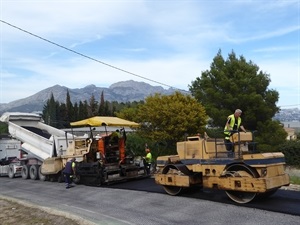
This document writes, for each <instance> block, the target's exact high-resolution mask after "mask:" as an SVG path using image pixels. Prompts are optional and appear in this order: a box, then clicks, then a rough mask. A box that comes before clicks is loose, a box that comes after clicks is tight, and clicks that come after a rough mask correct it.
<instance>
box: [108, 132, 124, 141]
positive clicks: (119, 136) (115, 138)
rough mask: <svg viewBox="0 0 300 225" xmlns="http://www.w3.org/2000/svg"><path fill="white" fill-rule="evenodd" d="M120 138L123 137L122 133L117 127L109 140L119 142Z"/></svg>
mask: <svg viewBox="0 0 300 225" xmlns="http://www.w3.org/2000/svg"><path fill="white" fill-rule="evenodd" d="M119 138H121V134H120V131H119V129H117V130H116V131H114V132H112V133H111V135H110V140H109V142H110V143H114V144H117V143H118V141H119Z"/></svg>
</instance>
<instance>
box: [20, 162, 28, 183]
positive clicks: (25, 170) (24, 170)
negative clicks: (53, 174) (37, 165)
mask: <svg viewBox="0 0 300 225" xmlns="http://www.w3.org/2000/svg"><path fill="white" fill-rule="evenodd" d="M21 175H22V178H23V179H25V180H26V179H28V178H29V165H24V166H23V167H22V170H21Z"/></svg>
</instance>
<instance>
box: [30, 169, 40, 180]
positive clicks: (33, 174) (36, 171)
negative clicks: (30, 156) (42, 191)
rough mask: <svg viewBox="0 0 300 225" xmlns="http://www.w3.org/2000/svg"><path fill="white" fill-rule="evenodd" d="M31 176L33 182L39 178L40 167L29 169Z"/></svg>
mask: <svg viewBox="0 0 300 225" xmlns="http://www.w3.org/2000/svg"><path fill="white" fill-rule="evenodd" d="M29 176H30V179H31V180H37V179H38V178H39V165H31V166H30V168H29Z"/></svg>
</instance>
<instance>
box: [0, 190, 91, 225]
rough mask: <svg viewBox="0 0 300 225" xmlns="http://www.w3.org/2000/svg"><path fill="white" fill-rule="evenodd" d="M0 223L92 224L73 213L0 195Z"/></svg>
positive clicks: (31, 224) (28, 224)
mask: <svg viewBox="0 0 300 225" xmlns="http://www.w3.org/2000/svg"><path fill="white" fill-rule="evenodd" d="M0 209H1V211H0V221H1V224H2V225H15V224H22V225H70V224H72V225H93V224H94V223H91V222H89V221H86V220H83V219H82V218H80V217H77V216H75V215H72V214H69V213H66V212H60V211H57V210H54V209H50V208H46V207H41V206H34V205H32V204H29V203H27V202H24V201H21V200H17V199H13V198H8V197H5V196H2V195H0Z"/></svg>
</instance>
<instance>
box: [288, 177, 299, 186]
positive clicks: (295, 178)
mask: <svg viewBox="0 0 300 225" xmlns="http://www.w3.org/2000/svg"><path fill="white" fill-rule="evenodd" d="M290 183H291V184H299V185H300V177H298V176H290Z"/></svg>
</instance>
